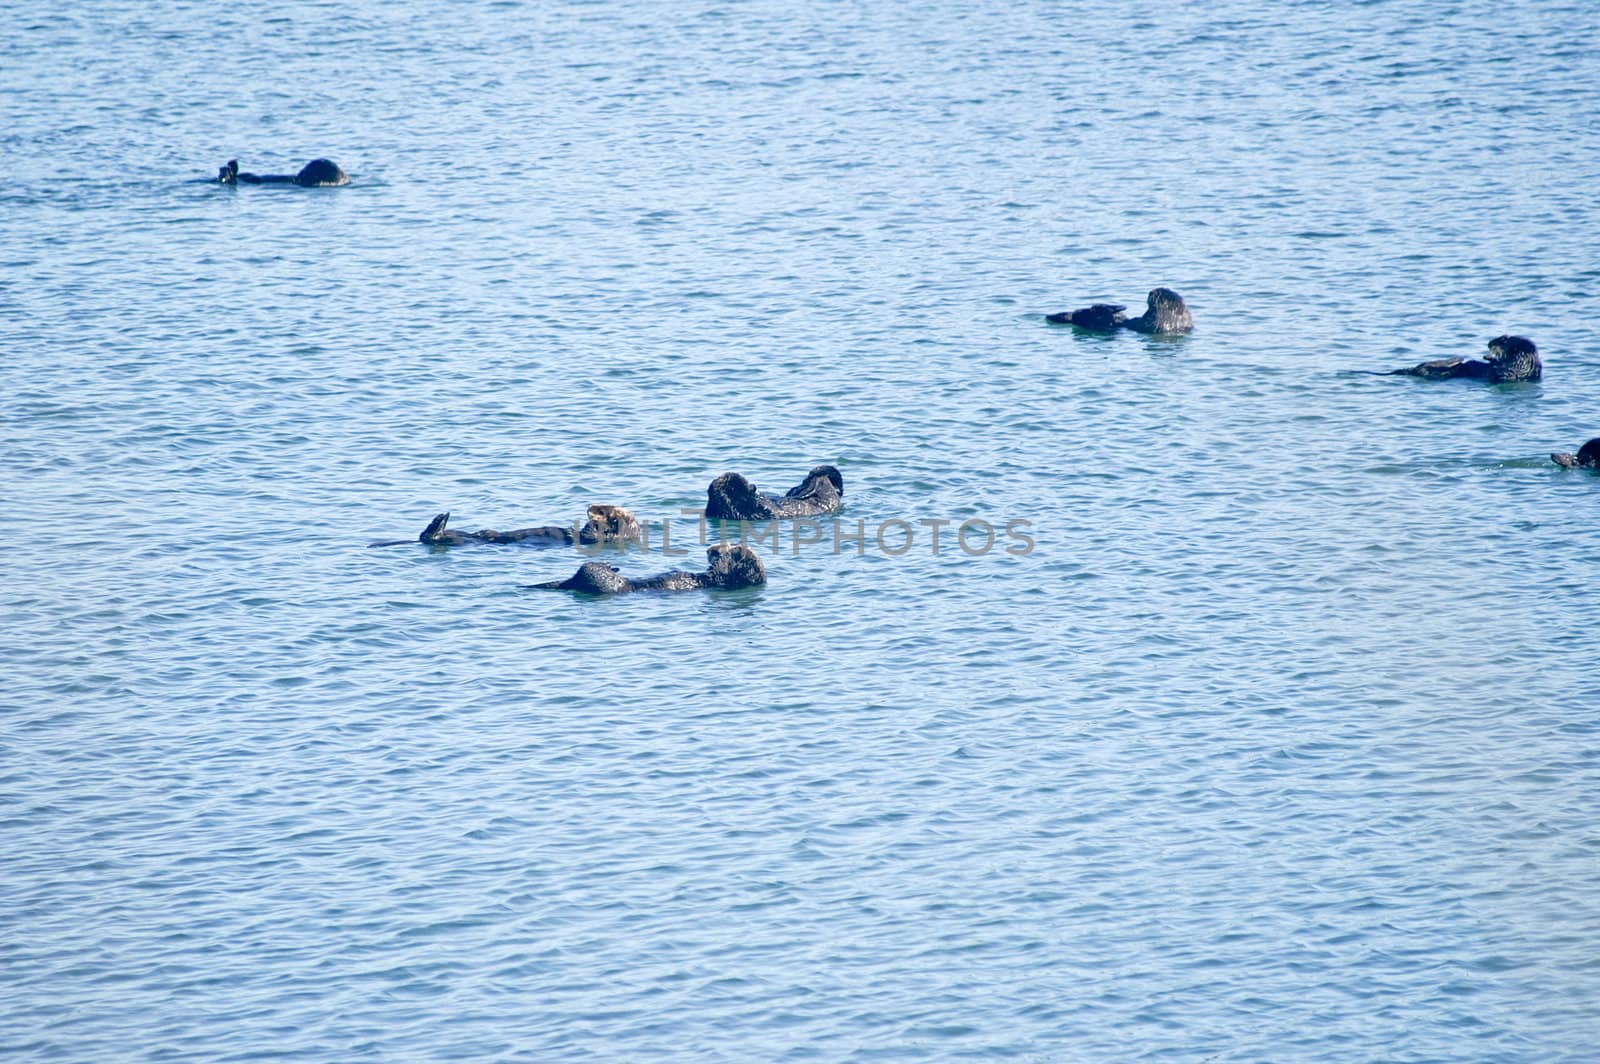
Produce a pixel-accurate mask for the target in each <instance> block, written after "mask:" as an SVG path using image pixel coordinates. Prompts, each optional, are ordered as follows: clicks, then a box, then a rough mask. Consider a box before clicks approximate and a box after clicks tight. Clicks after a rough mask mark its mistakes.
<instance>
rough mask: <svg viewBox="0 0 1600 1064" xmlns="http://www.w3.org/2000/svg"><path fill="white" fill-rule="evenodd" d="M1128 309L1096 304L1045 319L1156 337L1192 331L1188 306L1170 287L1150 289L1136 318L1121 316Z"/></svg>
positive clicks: (1055, 322) (1051, 322)
mask: <svg viewBox="0 0 1600 1064" xmlns="http://www.w3.org/2000/svg"><path fill="white" fill-rule="evenodd" d="M1127 309H1128V308H1127V307H1125V306H1123V305H1122V304H1120V303H1096V304H1094V305H1093V306H1091V307H1085V308H1084V309H1082V310H1068V311H1063V312H1062V313H1060V314H1047V315H1045V319H1044V320H1045V321H1047V322H1049V323H1050V324H1052V325H1076V326H1077V327H1078V328H1080V329H1088V330H1090V331H1091V332H1113V331H1115V330H1117V329H1132V330H1133V331H1134V332H1141V333H1150V334H1153V335H1156V336H1176V335H1177V334H1179V333H1186V332H1189V331H1190V330H1191V329H1193V328H1194V319H1193V318H1191V317H1190V316H1189V307H1188V306H1187V305H1186V304H1185V303H1184V301H1183V297H1182V296H1180V295H1179V294H1178V293H1176V292H1174V291H1173V290H1172V289H1170V288H1152V289H1151V290H1150V295H1149V296H1148V297H1147V298H1146V300H1145V311H1144V313H1143V314H1141V315H1139V316H1138V317H1137V318H1129V317H1127V316H1126V315H1124V314H1123V313H1122V312H1123V311H1125V310H1127Z"/></svg>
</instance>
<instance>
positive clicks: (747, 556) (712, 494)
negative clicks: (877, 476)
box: [372, 465, 844, 595]
mask: <svg viewBox="0 0 1600 1064" xmlns="http://www.w3.org/2000/svg"><path fill="white" fill-rule="evenodd" d="M843 505H844V477H842V476H841V475H840V474H839V471H838V470H837V469H835V468H834V467H833V466H831V465H822V466H817V467H816V468H815V469H813V470H812V471H811V472H809V473H807V474H806V478H805V479H804V480H802V481H801V482H800V483H799V484H797V485H795V486H794V487H792V488H790V489H789V490H788V491H787V492H785V493H784V494H782V495H768V494H765V493H764V492H760V491H757V490H756V487H755V485H754V484H752V483H750V481H749V480H747V479H745V478H744V477H742V476H740V475H739V474H738V473H724V474H722V475H721V476H720V477H718V478H717V479H716V480H713V481H712V482H711V485H710V486H709V487H708V488H706V516H707V517H709V518H712V519H714V520H719V521H770V520H773V519H776V518H783V517H816V516H819V515H821V514H831V513H836V512H838V510H839V508H840V507H842V506H843ZM588 516H589V519H588V520H587V521H585V522H584V524H583V527H582V528H579V529H576V530H574V529H571V528H565V527H560V526H549V525H546V526H540V527H537V528H516V529H512V530H511V531H509V532H499V531H496V530H495V529H492V528H485V529H480V530H479V531H477V532H458V531H456V530H455V529H450V528H446V527H445V525H446V524H448V523H449V521H450V515H449V513H442V514H439V515H437V516H436V517H434V519H433V520H432V521H429V522H428V527H427V528H424V529H423V530H422V534H421V535H419V536H417V538H416V540H414V541H413V540H408V539H402V540H385V541H383V542H379V543H374V544H372V546H374V547H392V546H396V545H399V544H402V543H411V542H418V543H425V544H428V545H429V546H456V545H459V544H463V543H520V542H523V541H525V540H534V541H539V542H545V543H550V544H565V545H568V546H571V545H572V544H575V543H585V544H600V543H606V542H614V543H625V542H627V541H628V540H630V539H631V540H633V541H634V542H639V541H640V540H641V538H642V536H641V532H640V528H639V522H638V519H636V518H635V517H634V516H633V514H631V513H629V512H628V511H627V510H624V509H623V508H622V507H620V506H604V505H595V506H591V507H589V515H588ZM766 582H767V570H766V567H765V566H763V565H762V564H761V559H760V557H758V556H757V555H756V552H755V551H753V550H751V549H750V548H749V547H746V546H745V545H744V544H742V543H716V544H712V545H711V546H710V547H708V548H707V549H706V569H705V571H704V572H699V573H690V572H684V571H683V570H674V571H672V572H668V573H660V574H658V575H656V576H649V577H645V578H644V579H641V580H630V579H628V578H627V577H625V576H623V575H622V574H621V573H620V572H618V571H617V568H616V566H614V565H607V564H606V563H604V562H585V563H584V564H583V565H581V566H579V567H578V571H577V572H576V573H574V574H572V576H570V577H568V578H567V579H566V580H556V581H551V582H550V583H545V584H529V585H525V586H527V587H529V588H532V589H535V590H548V591H581V592H583V593H585V594H589V595H619V594H623V593H625V592H630V591H692V590H694V589H696V588H702V587H715V588H724V589H731V588H740V587H754V586H756V585H759V584H765V583H766Z"/></svg>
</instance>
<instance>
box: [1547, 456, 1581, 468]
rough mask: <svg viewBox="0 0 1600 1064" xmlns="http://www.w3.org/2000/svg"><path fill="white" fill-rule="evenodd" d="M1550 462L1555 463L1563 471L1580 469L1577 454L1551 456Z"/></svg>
mask: <svg viewBox="0 0 1600 1064" xmlns="http://www.w3.org/2000/svg"><path fill="white" fill-rule="evenodd" d="M1550 461H1552V462H1554V463H1555V464H1556V465H1558V466H1560V467H1561V468H1562V469H1577V468H1578V456H1577V455H1575V454H1553V455H1551V456H1550Z"/></svg>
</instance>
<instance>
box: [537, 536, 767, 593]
mask: <svg viewBox="0 0 1600 1064" xmlns="http://www.w3.org/2000/svg"><path fill="white" fill-rule="evenodd" d="M766 582H767V570H766V567H765V566H763V565H762V564H761V559H760V558H759V557H757V556H756V552H755V551H753V550H751V549H750V548H749V547H746V546H743V545H742V544H738V543H714V544H712V545H711V546H710V547H707V548H706V571H705V572H703V573H689V572H684V571H683V570H681V569H675V570H673V571H672V572H670V573H660V574H658V575H656V576H647V577H645V578H644V579H643V580H629V579H628V578H627V577H625V576H623V575H622V574H621V573H619V572H618V571H617V569H616V567H615V566H612V565H607V564H605V563H604V562H584V563H583V564H582V565H580V566H579V567H578V571H577V572H576V573H573V574H572V575H571V576H570V577H568V578H567V579H565V580H552V581H551V582H549V583H547V584H527V585H525V586H526V587H527V588H528V589H529V590H534V591H581V592H583V593H584V594H587V595H621V594H625V593H627V592H630V591H693V590H695V589H696V588H702V587H715V588H723V589H728V590H731V589H733V588H740V587H756V586H758V585H760V584H765V583H766Z"/></svg>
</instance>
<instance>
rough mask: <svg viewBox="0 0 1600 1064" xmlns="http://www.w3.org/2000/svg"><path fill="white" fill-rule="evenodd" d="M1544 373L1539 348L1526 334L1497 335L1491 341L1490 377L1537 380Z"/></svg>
mask: <svg viewBox="0 0 1600 1064" xmlns="http://www.w3.org/2000/svg"><path fill="white" fill-rule="evenodd" d="M1543 374H1544V366H1543V364H1542V363H1541V362H1540V361H1539V349H1538V348H1537V347H1534V346H1533V341H1532V340H1530V339H1528V338H1527V337H1526V336H1496V337H1495V338H1494V339H1493V340H1490V341H1489V379H1490V380H1491V381H1494V382H1495V383H1496V384H1500V383H1502V382H1505V381H1536V380H1538V379H1539V378H1540V377H1541V376H1543Z"/></svg>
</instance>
